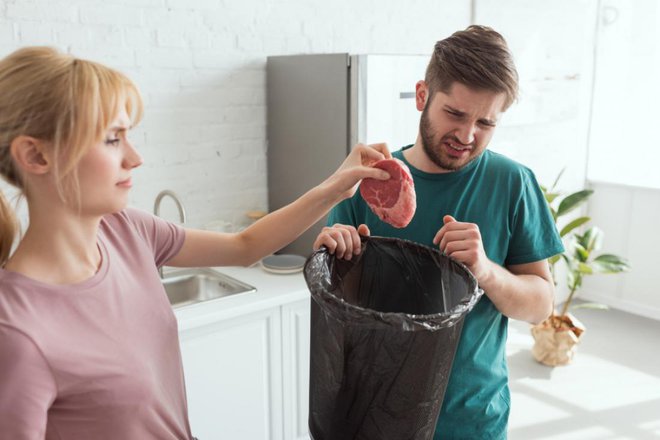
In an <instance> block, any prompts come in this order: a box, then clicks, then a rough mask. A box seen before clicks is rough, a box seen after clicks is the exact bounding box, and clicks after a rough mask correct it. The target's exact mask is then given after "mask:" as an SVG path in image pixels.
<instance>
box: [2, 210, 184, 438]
mask: <svg viewBox="0 0 660 440" xmlns="http://www.w3.org/2000/svg"><path fill="white" fill-rule="evenodd" d="M184 235H185V233H184V230H183V229H182V228H181V227H179V226H176V225H174V224H172V223H169V222H166V221H164V220H162V219H160V218H158V217H155V216H152V215H150V214H147V213H145V212H141V211H138V210H135V209H126V210H124V211H122V212H120V213H117V214H113V215H108V216H106V217H104V218H103V220H102V221H101V225H100V228H99V234H98V244H99V248H100V250H101V255H102V262H101V267H100V269H99V271H98V272H97V273H96V274H95V275H94V276H93V277H91V278H90V279H88V280H86V281H83V282H82V283H78V284H73V285H60V286H54V285H49V284H44V283H41V282H38V281H36V280H33V279H30V278H27V277H25V276H23V275H20V274H18V273H15V272H9V271H6V270H2V269H0V437H1V438H3V439H4V438H7V439H12V440H19V439H21V440H22V439H43V438H46V439H57V440H61V439H62V440H64V439H94V440H103V439H112V440H117V439H122V440H124V439H126V440H129V439H136V440H147V439H159V440H160V439H187V440H188V439H191V438H192V436H191V432H190V426H189V423H188V409H187V404H186V396H185V385H184V380H183V368H182V364H181V352H180V349H179V342H178V334H177V322H176V318H175V316H174V313H173V312H172V308H171V306H170V304H169V302H168V300H167V296H166V294H165V291H164V289H163V286H162V284H161V282H160V279H159V276H158V271H157V267H158V266H160V265H162V264H163V263H165V262H166V261H168V260H169V259H170V258H171V257H173V256H174V255H175V254H176V253H177V252H178V251H179V249H180V248H181V246H182V245H183V241H184Z"/></svg>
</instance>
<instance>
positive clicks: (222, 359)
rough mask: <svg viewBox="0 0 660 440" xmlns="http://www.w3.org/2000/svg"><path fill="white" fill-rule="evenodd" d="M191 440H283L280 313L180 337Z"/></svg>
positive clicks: (197, 329)
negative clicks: (194, 438)
mask: <svg viewBox="0 0 660 440" xmlns="http://www.w3.org/2000/svg"><path fill="white" fill-rule="evenodd" d="M180 341H181V352H182V356H183V367H184V375H185V379H186V391H187V396H188V410H189V417H190V424H191V428H192V432H193V435H194V436H196V437H199V438H200V439H202V440H219V439H230V440H238V439H241V440H261V439H264V440H281V439H282V433H283V428H282V416H281V410H280V409H281V407H282V331H281V307H280V306H276V307H271V308H268V309H265V310H259V311H256V312H251V313H248V314H246V315H242V316H239V317H234V318H231V319H225V320H219V321H217V322H212V323H210V324H207V325H203V326H200V327H194V328H190V329H187V330H183V331H181V333H180Z"/></svg>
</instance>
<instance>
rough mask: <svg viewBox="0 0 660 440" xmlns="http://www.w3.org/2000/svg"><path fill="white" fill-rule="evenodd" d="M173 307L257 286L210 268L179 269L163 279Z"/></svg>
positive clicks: (249, 289)
mask: <svg viewBox="0 0 660 440" xmlns="http://www.w3.org/2000/svg"><path fill="white" fill-rule="evenodd" d="M161 281H162V283H163V286H164V287H165V292H167V297H168V299H169V300H170V304H172V307H175V308H176V307H183V306H187V305H189V304H195V303H199V302H204V301H211V300H214V299H218V298H224V297H226V296H231V295H236V294H238V293H246V292H256V290H257V289H256V287H254V286H250V285H249V284H246V283H244V282H242V281H238V280H237V279H234V278H232V277H230V276H227V275H225V274H223V273H220V272H218V271H215V270H213V269H208V268H191V269H177V270H173V271H171V272H168V273H166V274H165V276H164V277H163V279H162V280H161Z"/></svg>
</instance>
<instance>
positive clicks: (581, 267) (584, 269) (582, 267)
mask: <svg viewBox="0 0 660 440" xmlns="http://www.w3.org/2000/svg"><path fill="white" fill-rule="evenodd" d="M578 271H579V272H580V273H581V274H584V275H591V274H593V273H594V271H593V269H592V268H591V266H589V264H588V263H580V264H578Z"/></svg>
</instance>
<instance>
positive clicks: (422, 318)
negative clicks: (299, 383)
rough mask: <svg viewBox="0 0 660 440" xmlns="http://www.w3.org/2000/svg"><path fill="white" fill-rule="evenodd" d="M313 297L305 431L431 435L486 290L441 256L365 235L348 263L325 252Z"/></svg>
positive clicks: (334, 438) (331, 437) (323, 437)
mask: <svg viewBox="0 0 660 440" xmlns="http://www.w3.org/2000/svg"><path fill="white" fill-rule="evenodd" d="M304 274H305V280H306V281H307V285H308V287H309V289H310V291H311V294H312V299H313V301H312V305H311V341H310V345H311V348H310V351H311V353H310V390H309V429H310V435H311V436H312V438H313V439H314V440H351V439H360V440H383V439H419V440H422V439H424V440H426V439H431V438H432V437H433V431H434V429H435V424H436V421H437V418H438V413H439V412H440V406H441V404H442V398H443V396H444V393H445V389H446V387H447V381H448V378H449V373H450V371H451V365H452V362H453V359H454V354H455V352H456V346H457V345H458V340H459V338H460V334H461V329H462V327H463V319H464V317H465V315H466V314H467V313H468V312H469V311H470V310H472V308H473V307H474V305H475V304H476V303H477V301H478V300H479V298H480V297H481V294H482V293H483V291H482V290H481V289H479V287H478V286H477V281H476V279H475V278H474V276H473V275H472V274H471V273H470V272H469V271H468V269H467V268H466V267H465V266H464V265H462V264H461V263H458V262H457V261H455V260H453V259H452V258H450V257H447V256H445V255H443V254H442V253H440V252H439V251H437V250H435V249H431V248H429V247H426V246H422V245H419V244H416V243H413V242H410V241H406V240H400V239H395V238H382V237H362V252H361V253H360V255H358V256H354V257H353V258H352V259H351V260H350V261H346V260H340V259H337V258H335V257H334V256H333V255H330V254H329V253H328V252H327V250H325V249H322V250H319V251H317V252H315V253H314V254H312V255H311V256H310V257H309V259H308V260H307V262H306V264H305V271H304Z"/></svg>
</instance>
